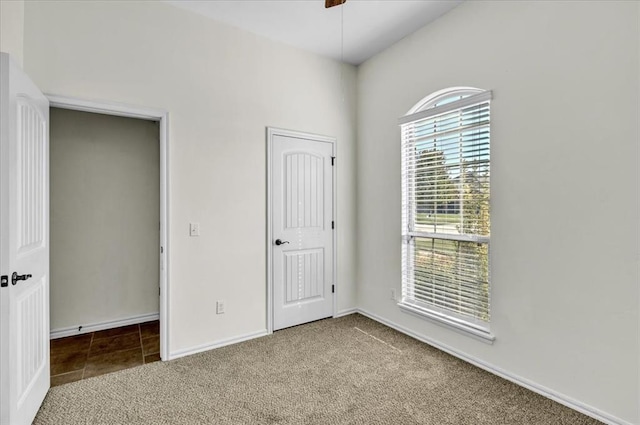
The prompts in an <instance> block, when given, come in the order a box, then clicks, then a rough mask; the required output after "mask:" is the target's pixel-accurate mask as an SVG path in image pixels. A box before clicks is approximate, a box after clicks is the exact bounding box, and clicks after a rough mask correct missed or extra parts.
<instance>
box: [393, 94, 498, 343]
mask: <svg viewBox="0 0 640 425" xmlns="http://www.w3.org/2000/svg"><path fill="white" fill-rule="evenodd" d="M490 100H491V92H480V93H477V94H475V93H474V94H471V95H469V94H466V95H465V94H460V93H459V92H456V93H455V95H454V96H450V97H446V96H444V97H442V96H440V97H439V98H438V100H437V102H436V103H435V104H431V105H430V104H428V103H427V105H428V106H431V107H429V108H425V109H423V110H421V111H418V112H416V113H414V114H411V115H409V116H406V117H403V118H401V119H400V124H401V128H402V200H403V201H402V217H403V222H402V233H403V276H402V301H401V306H402V305H404V306H406V307H409V308H411V309H412V310H413V311H417V312H420V313H425V314H427V315H428V316H430V317H432V318H435V319H440V320H444V321H446V322H448V323H453V324H458V325H462V326H464V327H469V328H472V329H476V330H480V331H486V332H488V324H489V319H490V311H489V301H490V300H489V235H490V219H489V176H490V151H489V140H490V129H489V123H490Z"/></svg>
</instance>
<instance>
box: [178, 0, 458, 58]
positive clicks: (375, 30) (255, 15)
mask: <svg viewBox="0 0 640 425" xmlns="http://www.w3.org/2000/svg"><path fill="white" fill-rule="evenodd" d="M167 3H170V4H172V5H175V6H177V7H180V8H183V9H187V10H191V11H193V12H196V13H200V14H202V15H205V16H207V17H210V18H212V19H215V20H217V21H221V22H225V23H227V24H230V25H232V26H235V27H238V28H242V29H244V30H247V31H250V32H253V33H255V34H258V35H261V36H264V37H267V38H270V39H272V40H276V41H280V42H282V43H286V44H289V45H292V46H295V47H299V48H301V49H304V50H308V51H310V52H314V53H317V54H319V55H322V56H327V57H330V58H333V59H337V60H343V61H344V62H347V63H350V64H354V65H358V64H360V63H362V62H364V61H365V60H367V59H369V58H370V57H372V56H374V55H375V54H377V53H379V52H381V51H382V50H384V49H386V48H387V47H389V46H390V45H392V44H394V43H395V42H397V41H398V40H400V39H402V38H404V37H406V36H407V35H409V34H411V33H412V32H414V31H416V30H417V29H419V28H421V27H422V26H424V25H426V24H428V23H429V22H432V21H434V20H435V19H437V18H438V17H440V16H442V15H443V14H445V13H446V12H448V11H449V10H451V9H453V8H455V7H456V6H458V5H459V4H460V3H462V0H444V1H443V0H437V1H436V0H347V2H346V3H345V4H344V5H342V6H336V7H332V8H330V9H325V7H324V0H235V1H228V0H215V1H193V0H168V1H167Z"/></svg>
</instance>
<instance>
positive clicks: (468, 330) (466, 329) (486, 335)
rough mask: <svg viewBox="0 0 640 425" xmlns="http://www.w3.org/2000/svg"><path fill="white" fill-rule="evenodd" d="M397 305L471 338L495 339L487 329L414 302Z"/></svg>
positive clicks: (481, 339) (491, 340) (484, 340)
mask: <svg viewBox="0 0 640 425" xmlns="http://www.w3.org/2000/svg"><path fill="white" fill-rule="evenodd" d="M398 307H400V309H401V310H402V311H404V312H406V313H410V314H413V315H415V316H418V317H420V318H422V319H427V320H429V321H431V322H433V323H436V324H438V325H441V326H444V327H447V328H449V329H452V330H454V331H456V332H459V333H461V334H463V335H467V336H471V337H472V338H475V339H477V340H479V341H482V342H485V343H487V344H493V341H495V339H496V337H495V336H494V335H493V334H492V333H491V332H489V331H488V330H486V331H485V330H482V329H478V328H475V327H473V326H469V325H467V324H465V323H463V322H459V321H457V320H455V319H453V318H449V317H446V316H444V315H442V314H438V313H436V312H432V311H429V310H427V309H425V308H422V307H418V306H416V305H414V304H409V303H405V302H399V303H398Z"/></svg>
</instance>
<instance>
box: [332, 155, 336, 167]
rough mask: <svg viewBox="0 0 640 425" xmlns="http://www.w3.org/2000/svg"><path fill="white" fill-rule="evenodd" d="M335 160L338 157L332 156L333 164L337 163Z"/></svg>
mask: <svg viewBox="0 0 640 425" xmlns="http://www.w3.org/2000/svg"><path fill="white" fill-rule="evenodd" d="M335 161H336V157H335V156H332V157H331V166H333V165H334V164H335Z"/></svg>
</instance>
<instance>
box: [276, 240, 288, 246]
mask: <svg viewBox="0 0 640 425" xmlns="http://www.w3.org/2000/svg"><path fill="white" fill-rule="evenodd" d="M286 243H289V241H281V240H280V239H276V245H278V246H280V245H284V244H286Z"/></svg>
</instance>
